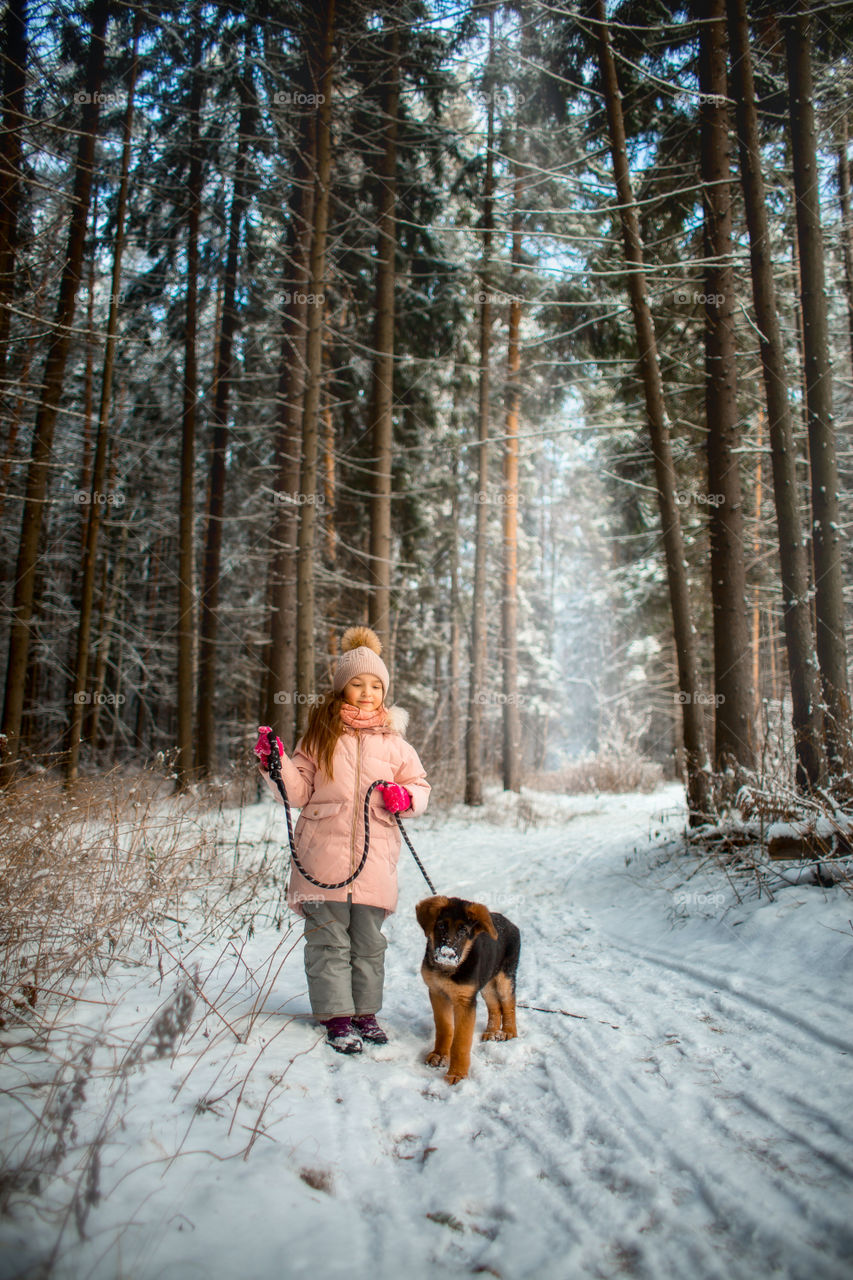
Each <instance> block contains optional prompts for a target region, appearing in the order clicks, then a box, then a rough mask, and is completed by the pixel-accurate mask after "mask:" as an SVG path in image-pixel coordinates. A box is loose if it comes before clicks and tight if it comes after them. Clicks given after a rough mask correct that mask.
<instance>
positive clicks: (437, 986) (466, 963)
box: [415, 896, 521, 1084]
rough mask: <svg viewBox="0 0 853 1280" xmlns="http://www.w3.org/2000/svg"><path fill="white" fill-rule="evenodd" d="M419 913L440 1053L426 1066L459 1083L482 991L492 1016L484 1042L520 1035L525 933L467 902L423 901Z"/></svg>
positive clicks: (424, 975)
mask: <svg viewBox="0 0 853 1280" xmlns="http://www.w3.org/2000/svg"><path fill="white" fill-rule="evenodd" d="M415 914H416V915H417V918H418V924H419V925H420V926H421V928H422V929H423V931H424V933H425V934H426V939H427V944H426V953H425V955H424V960H423V964H422V965H421V977H422V978H423V980H424V982H425V983H426V984H427V987H428V988H429V998H430V1002H431V1004H432V1012H433V1016H434V1018H435V1048H434V1049H433V1050H432V1052H431V1053H429V1054H427V1058H426V1061H427V1065H428V1066H430V1067H447V1074H446V1075H445V1077H444V1078H445V1080H447V1082H448V1083H449V1084H458V1082H459V1081H460V1080H464V1079H465V1077H466V1076H467V1074H468V1068H469V1066H470V1064H471V1043H472V1041H473V1039H474V1025H475V1023H476V1020H477V1008H476V1006H477V992H478V991H482V993H483V999H484V1000H485V1002H486V1008H487V1009H488V1011H489V1021H488V1025H487V1026H486V1030H485V1031H484V1032H483V1039H484V1040H514V1039H515V1037H516V1036H517V1035H518V1031H517V1029H516V1025H515V975H516V970H517V969H518V955H519V950H520V948H521V934H520V933H519V931H518V929H517V928H516V926H515V925H514V924H513V923H512V921H510V920H507V918H506V916H502V915H499V914H498V913H497V912H490V911H489V910H488V908H487V907H484V906H483V905H482V903H480V902H467V901H466V900H465V899H464V898H444V897H441V896H438V897H435V898H424V899H423V901H422V902H419V903H418V905H417V907H416V908H415ZM437 954H438V957H439V959H441V960H444V963H439V959H437V958H436V956H437Z"/></svg>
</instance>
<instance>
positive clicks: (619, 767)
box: [525, 747, 664, 795]
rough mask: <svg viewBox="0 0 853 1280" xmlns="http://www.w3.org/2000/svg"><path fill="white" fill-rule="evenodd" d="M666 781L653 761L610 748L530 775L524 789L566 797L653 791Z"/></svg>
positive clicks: (658, 766)
mask: <svg viewBox="0 0 853 1280" xmlns="http://www.w3.org/2000/svg"><path fill="white" fill-rule="evenodd" d="M663 780H664V774H663V769H662V768H661V766H660V765H659V764H657V763H656V762H655V761H654V760H648V759H646V757H645V756H642V755H640V754H639V752H637V751H635V750H633V749H632V748H630V747H628V748H624V749H619V748H616V747H608V748H605V749H604V750H603V751H599V752H598V753H597V754H596V755H594V756H584V757H583V758H582V759H580V760H572V761H571V762H570V763H568V764H564V765H563V766H562V767H561V768H559V769H552V770H550V771H548V772H544V771H543V772H541V773H535V774H531V776H530V777H529V778H525V785H526V786H528V787H530V788H531V790H534V791H559V792H562V793H563V794H565V795H575V794H586V793H588V792H594V791H608V792H622V791H654V790H655V788H656V787H658V786H660V784H661V783H662V782H663Z"/></svg>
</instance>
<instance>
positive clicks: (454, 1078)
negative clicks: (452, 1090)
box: [444, 1071, 468, 1084]
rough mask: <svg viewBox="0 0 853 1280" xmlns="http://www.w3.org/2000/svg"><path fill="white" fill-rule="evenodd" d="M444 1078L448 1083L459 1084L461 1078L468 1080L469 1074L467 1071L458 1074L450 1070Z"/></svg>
mask: <svg viewBox="0 0 853 1280" xmlns="http://www.w3.org/2000/svg"><path fill="white" fill-rule="evenodd" d="M444 1078H445V1080H446V1081H447V1083H448V1084H459V1082H460V1080H467V1079H468V1075H467V1072H466V1074H465V1075H462V1076H460V1075H456V1073H455V1072H453V1071H448V1073H447V1075H446V1076H445V1077H444Z"/></svg>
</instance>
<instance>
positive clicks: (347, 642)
mask: <svg viewBox="0 0 853 1280" xmlns="http://www.w3.org/2000/svg"><path fill="white" fill-rule="evenodd" d="M381 652H382V641H381V640H380V639H379V636H378V635H377V634H376V632H375V631H371V629H370V627H348V628H347V630H346V631H345V632H344V634H343V636H342V637H341V656H340V657H339V658H338V662H337V666H336V667H335V678H334V680H333V681H332V688H333V689H334V691H335V693H341V692H342V691H343V689H344V687H345V686H346V685H347V684H349V682H350V680H354V679H355V677H356V676H365V675H371V676H378V677H379V679H380V680H381V681H382V687H383V690H384V693H383V697H384V698H387V696H388V686H389V684H390V683H391V677H390V676H389V674H388V668H387V667H386V666H385V663H384V662H383V661H382V659H381V658H380V656H379V655H380V653H381Z"/></svg>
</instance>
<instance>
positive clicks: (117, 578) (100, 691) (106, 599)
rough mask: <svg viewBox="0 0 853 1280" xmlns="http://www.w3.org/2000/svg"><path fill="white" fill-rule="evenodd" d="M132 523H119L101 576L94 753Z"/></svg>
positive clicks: (91, 734) (89, 722)
mask: <svg viewBox="0 0 853 1280" xmlns="http://www.w3.org/2000/svg"><path fill="white" fill-rule="evenodd" d="M132 524H133V514H132V513H131V515H130V516H128V517H127V518H126V519H125V520H124V521H123V522H122V526H121V536H120V537H119V545H118V550H117V552H116V554H115V559H114V561H113V565H112V569H111V572H110V573H109V574H106V573H105V574H104V582H103V592H104V593H103V597H102V607H101V617H100V619H99V625H98V642H97V650H96V652H95V670H94V678H93V680H92V700H91V703H90V704H89V715H88V716H87V718H86V736H87V738H88V739H89V741H90V742H91V744H92V749H93V750H96V749H97V746H98V726H99V723H100V716H101V707H102V706H103V705H104V686H105V685H106V682H107V664H108V662H109V656H110V645H111V644H112V636H113V627H114V625H115V620H116V615H117V613H118V606H119V601H120V600H121V595H122V591H123V589H124V571H125V557H126V553H127V538H128V534H129V533H130V529H131V526H132ZM113 537H115V535H113ZM116 690H117V691H120V690H121V680H120V679H117V680H116Z"/></svg>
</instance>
